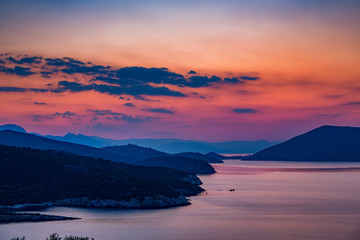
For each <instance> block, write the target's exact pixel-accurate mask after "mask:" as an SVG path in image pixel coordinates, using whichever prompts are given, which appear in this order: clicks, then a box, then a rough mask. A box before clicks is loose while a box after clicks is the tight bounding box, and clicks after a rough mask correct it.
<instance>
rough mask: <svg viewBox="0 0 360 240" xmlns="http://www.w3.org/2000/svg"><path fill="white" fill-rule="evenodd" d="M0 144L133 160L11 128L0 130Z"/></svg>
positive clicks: (123, 160)
mask: <svg viewBox="0 0 360 240" xmlns="http://www.w3.org/2000/svg"><path fill="white" fill-rule="evenodd" d="M0 144H2V145H7V146H14V147H29V148H35V149H42V150H55V151H60V152H69V153H73V154H78V155H82V156H88V157H97V158H103V159H108V160H112V161H115V162H131V161H135V160H134V159H132V158H130V157H126V156H121V155H118V154H114V153H111V152H107V151H105V150H102V149H98V148H93V147H89V146H85V145H80V144H74V143H68V142H62V141H57V140H52V139H48V138H45V137H40V136H35V135H33V134H27V133H20V132H15V131H11V130H5V131H0Z"/></svg>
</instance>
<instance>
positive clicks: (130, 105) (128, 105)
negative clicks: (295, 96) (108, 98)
mask: <svg viewBox="0 0 360 240" xmlns="http://www.w3.org/2000/svg"><path fill="white" fill-rule="evenodd" d="M124 106H126V107H135V104H133V103H124Z"/></svg>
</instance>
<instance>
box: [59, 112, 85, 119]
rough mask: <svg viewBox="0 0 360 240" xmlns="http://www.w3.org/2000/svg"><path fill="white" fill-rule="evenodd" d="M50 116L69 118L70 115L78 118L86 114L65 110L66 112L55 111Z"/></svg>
mask: <svg viewBox="0 0 360 240" xmlns="http://www.w3.org/2000/svg"><path fill="white" fill-rule="evenodd" d="M52 116H53V117H57V116H60V117H61V118H67V119H71V118H72V117H78V118H81V117H86V115H78V114H77V113H75V112H70V111H66V112H63V113H60V112H56V113H53V114H52Z"/></svg>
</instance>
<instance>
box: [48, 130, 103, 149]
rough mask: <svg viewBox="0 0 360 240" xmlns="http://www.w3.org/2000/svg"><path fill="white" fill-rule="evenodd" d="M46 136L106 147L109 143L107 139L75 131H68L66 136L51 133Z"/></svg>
mask: <svg viewBox="0 0 360 240" xmlns="http://www.w3.org/2000/svg"><path fill="white" fill-rule="evenodd" d="M44 137H47V138H50V139H54V140H58V141H64V142H70V143H77V144H82V145H87V146H90V147H96V148H99V147H104V146H108V145H109V143H108V142H106V141H102V140H98V139H94V138H92V137H89V136H86V135H83V134H73V133H68V134H66V135H65V136H62V137H61V136H51V135H45V136H44Z"/></svg>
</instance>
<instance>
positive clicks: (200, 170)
mask: <svg viewBox="0 0 360 240" xmlns="http://www.w3.org/2000/svg"><path fill="white" fill-rule="evenodd" d="M135 164H137V165H140V166H152V167H167V168H173V169H178V170H182V171H185V172H190V173H196V174H212V173H215V170H214V168H213V167H212V166H211V165H210V164H208V163H207V162H205V161H203V160H199V159H190V158H185V157H177V156H172V157H158V158H149V159H145V160H141V161H138V162H135Z"/></svg>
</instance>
